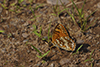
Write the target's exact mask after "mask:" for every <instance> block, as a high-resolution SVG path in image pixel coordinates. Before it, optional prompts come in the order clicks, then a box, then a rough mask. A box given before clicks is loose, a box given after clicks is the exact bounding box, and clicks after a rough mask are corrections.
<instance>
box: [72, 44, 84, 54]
mask: <svg viewBox="0 0 100 67" xmlns="http://www.w3.org/2000/svg"><path fill="white" fill-rule="evenodd" d="M82 46H83V44H82V45H81V46H80V47H79V48H78V49H77V50H76V52H75V53H73V54H72V55H74V54H76V53H78V51H79V50H80V49H81V48H82Z"/></svg>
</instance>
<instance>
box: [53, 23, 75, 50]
mask: <svg viewBox="0 0 100 67" xmlns="http://www.w3.org/2000/svg"><path fill="white" fill-rule="evenodd" d="M52 43H53V45H54V46H57V47H60V48H62V49H65V50H67V51H74V50H75V47H76V44H75V43H74V41H73V40H72V39H71V38H70V37H69V34H68V32H67V31H66V29H65V28H64V26H63V25H62V24H58V25H57V26H56V27H55V29H54V32H53V35H52Z"/></svg>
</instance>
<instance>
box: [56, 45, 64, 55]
mask: <svg viewBox="0 0 100 67" xmlns="http://www.w3.org/2000/svg"><path fill="white" fill-rule="evenodd" d="M57 49H58V51H59V52H60V54H61V55H63V54H62V52H61V51H60V48H58V47H57Z"/></svg>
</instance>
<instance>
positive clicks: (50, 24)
mask: <svg viewBox="0 0 100 67" xmlns="http://www.w3.org/2000/svg"><path fill="white" fill-rule="evenodd" d="M50 27H51V24H50V25H49V30H48V36H47V37H48V39H47V40H46V38H42V40H46V41H47V42H48V43H49V41H50V38H51V37H52V36H50Z"/></svg>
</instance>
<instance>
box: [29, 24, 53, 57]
mask: <svg viewBox="0 0 100 67" xmlns="http://www.w3.org/2000/svg"><path fill="white" fill-rule="evenodd" d="M50 26H51V25H49V30H48V39H47V40H46V39H45V38H42V40H46V41H47V42H48V43H49V39H50V38H51V36H50ZM33 28H34V31H33V33H34V34H36V35H37V36H38V37H41V32H42V26H41V28H40V33H38V32H37V29H36V25H33ZM31 46H32V47H33V48H34V49H35V50H36V51H37V52H38V53H39V55H37V57H38V58H43V57H45V56H46V55H47V54H48V53H49V52H50V50H48V51H47V52H46V53H44V54H43V55H42V54H41V52H40V51H39V50H38V49H37V48H36V47H35V46H33V45H31Z"/></svg>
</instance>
